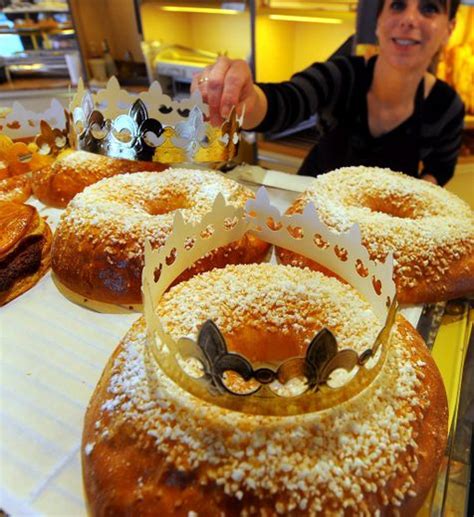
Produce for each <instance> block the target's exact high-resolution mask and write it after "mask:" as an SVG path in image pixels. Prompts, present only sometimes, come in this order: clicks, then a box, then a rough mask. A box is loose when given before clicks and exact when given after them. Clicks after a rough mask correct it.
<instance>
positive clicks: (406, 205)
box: [362, 194, 423, 219]
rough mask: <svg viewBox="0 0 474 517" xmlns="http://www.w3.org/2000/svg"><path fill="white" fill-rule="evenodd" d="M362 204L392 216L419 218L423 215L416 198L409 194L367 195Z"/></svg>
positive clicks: (373, 210) (374, 210)
mask: <svg viewBox="0 0 474 517" xmlns="http://www.w3.org/2000/svg"><path fill="white" fill-rule="evenodd" d="M362 206H365V207H367V208H369V209H370V210H371V211H372V212H381V213H383V214H387V215H390V216H392V217H400V218H401V219H418V218H420V217H422V216H423V214H421V213H420V210H419V208H418V207H417V203H416V202H415V200H413V199H412V198H411V197H410V196H407V195H399V196H397V195H396V194H390V197H388V196H386V197H383V196H381V197H371V196H365V197H364V198H363V199H362ZM417 208H418V209H417Z"/></svg>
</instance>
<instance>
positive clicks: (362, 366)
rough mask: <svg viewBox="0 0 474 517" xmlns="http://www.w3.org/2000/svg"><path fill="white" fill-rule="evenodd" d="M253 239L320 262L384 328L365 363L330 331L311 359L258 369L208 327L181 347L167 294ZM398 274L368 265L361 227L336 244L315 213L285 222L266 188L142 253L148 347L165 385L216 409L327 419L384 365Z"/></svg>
mask: <svg viewBox="0 0 474 517" xmlns="http://www.w3.org/2000/svg"><path fill="white" fill-rule="evenodd" d="M246 232H250V233H252V234H254V235H255V236H257V237H258V238H260V239H262V240H265V241H267V242H269V243H271V244H274V245H277V246H280V247H284V248H286V249H289V250H291V251H294V252H296V253H299V254H301V255H304V256H306V257H308V258H310V259H312V260H314V261H316V262H319V263H320V264H322V265H323V266H325V267H327V268H328V269H330V270H332V271H333V272H335V273H336V274H337V275H339V276H340V277H341V278H342V279H343V280H345V281H347V282H348V283H350V284H351V285H352V286H353V287H354V288H356V289H357V291H358V292H359V293H360V294H361V295H362V296H363V297H364V298H365V299H366V300H367V301H368V302H369V303H370V304H371V306H372V308H373V310H374V314H375V315H376V316H377V318H378V319H379V321H380V330H379V332H378V335H377V337H376V339H375V341H374V343H373V345H372V346H371V347H369V348H367V349H366V350H364V351H363V352H362V353H360V354H358V353H357V352H356V351H355V350H352V349H349V348H346V349H343V350H339V348H338V345H337V342H336V338H335V337H334V335H333V334H332V333H331V332H330V331H329V330H328V329H325V328H323V329H322V330H320V331H319V332H318V333H317V334H316V336H314V338H313V339H312V341H311V343H310V344H309V346H308V348H307V351H306V354H305V357H291V358H288V359H286V360H284V361H276V362H266V363H258V364H252V362H251V361H249V360H248V359H247V358H245V357H244V356H243V355H241V354H238V353H235V352H231V351H229V350H228V348H227V344H226V342H225V338H224V336H223V335H222V333H221V332H220V330H219V329H218V327H217V326H216V325H215V324H214V323H213V322H212V321H210V320H208V321H206V322H203V325H202V327H201V329H200V331H199V333H198V336H197V339H196V340H193V339H191V338H189V337H181V338H179V339H178V340H177V341H175V340H174V339H173V338H172V337H171V336H170V335H169V334H167V333H166V332H165V330H164V326H163V323H162V321H161V319H160V317H159V316H158V311H157V307H158V305H159V302H160V300H161V298H162V296H163V294H164V293H165V292H166V291H167V289H168V288H169V286H170V285H171V284H172V283H173V281H174V280H175V279H176V278H177V277H178V276H179V275H180V274H181V273H182V272H183V271H184V270H186V269H187V268H188V267H190V266H191V265H192V264H193V263H194V262H195V261H197V260H199V259H200V258H201V257H203V256H204V255H206V254H207V253H209V252H210V251H212V250H213V249H215V248H218V247H221V246H225V245H228V244H230V243H231V242H233V241H235V240H238V239H240V238H241V237H242V236H243V235H244V234H245V233H246ZM392 273H393V259H392V257H391V256H389V257H387V259H386V261H385V262H384V263H375V262H372V261H370V259H369V256H368V252H367V250H366V248H365V247H364V246H363V245H362V242H361V236H360V230H359V228H358V226H357V225H354V226H353V227H352V228H351V229H350V230H349V231H348V232H347V233H342V234H336V233H334V232H333V231H331V230H330V229H329V228H328V227H327V226H326V225H325V224H324V223H323V222H322V221H321V220H320V219H319V217H318V215H317V212H316V210H315V208H314V205H312V204H311V203H310V204H308V205H307V206H306V208H305V210H304V212H303V213H302V214H294V215H291V216H286V215H283V216H282V215H281V214H280V213H279V211H278V209H277V208H276V207H274V206H272V205H271V204H270V200H269V198H268V194H267V192H266V190H265V189H264V188H261V189H259V191H258V192H257V195H256V198H255V199H254V200H250V201H248V202H247V205H246V208H245V211H244V210H243V209H242V208H234V207H232V206H230V205H227V204H226V202H225V200H224V198H223V196H222V195H221V194H219V195H218V196H217V197H216V200H215V202H214V205H213V209H212V210H211V212H209V213H208V214H206V215H205V216H204V217H203V219H202V220H201V222H200V223H196V224H193V223H185V222H184V220H183V218H182V216H181V214H180V213H179V212H177V213H176V216H175V220H174V224H173V232H172V234H171V235H170V237H169V238H168V240H167V241H166V243H165V245H164V246H163V247H162V248H159V249H157V250H153V249H152V248H151V246H150V244H149V243H148V242H147V243H146V244H145V267H144V270H143V282H142V291H143V299H144V312H145V319H146V323H147V347H148V350H149V351H150V352H151V354H152V356H153V357H154V359H155V360H156V362H157V365H158V366H159V368H161V369H162V370H163V371H164V372H165V374H166V375H167V376H168V377H170V378H171V379H172V380H173V381H175V382H176V383H177V384H179V385H180V386H182V387H183V388H184V389H186V390H187V391H189V392H190V393H191V394H193V395H194V396H196V397H199V398H201V399H203V400H206V401H208V402H210V403H213V404H216V405H219V406H222V407H225V408H228V409H232V410H238V411H244V412H247V413H252V414H263V415H292V414H299V413H305V412H311V411H318V410H324V409H328V408H330V407H333V406H334V405H337V404H340V403H342V402H344V401H346V400H349V399H350V398H352V397H353V396H355V395H356V394H358V393H359V392H360V391H361V390H363V389H364V388H365V387H367V386H368V385H369V384H370V383H371V382H372V381H373V379H374V378H375V377H376V376H377V374H378V372H379V371H380V368H381V367H382V365H383V363H384V360H385V355H386V351H387V348H388V346H389V340H390V335H391V329H392V326H393V323H394V321H395V316H396V309H397V302H396V297H395V294H396V290H395V284H394V282H393V279H392Z"/></svg>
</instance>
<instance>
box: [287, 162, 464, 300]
mask: <svg viewBox="0 0 474 517" xmlns="http://www.w3.org/2000/svg"><path fill="white" fill-rule="evenodd" d="M309 202H313V203H314V204H315V206H316V209H317V211H318V213H319V216H320V217H321V218H322V220H323V221H324V222H325V223H326V224H327V225H329V226H330V227H332V228H334V229H335V230H336V231H347V230H348V229H349V228H350V227H351V226H352V225H353V224H354V223H357V224H358V225H359V227H360V231H361V235H362V243H363V244H364V246H365V247H366V248H367V250H368V252H369V256H370V258H371V259H372V260H377V261H384V260H385V258H386V257H387V254H388V253H389V252H392V253H393V257H394V280H395V283H396V286H397V297H398V300H399V302H401V303H408V304H412V303H432V302H437V301H441V300H448V299H451V298H458V297H460V296H464V295H468V294H470V293H472V292H474V214H473V212H472V210H471V209H470V208H469V206H468V204H467V203H465V202H464V201H462V200H461V199H460V198H458V197H457V196H456V195H454V194H452V193H451V192H448V191H447V190H445V189H443V188H442V187H439V186H437V185H433V184H432V183H429V182H427V181H420V180H419V179H416V178H412V177H410V176H406V175H405V174H402V173H398V172H393V171H390V170H389V169H379V168H376V167H346V168H342V169H338V170H336V171H333V172H330V173H328V174H324V175H322V176H319V177H317V178H316V179H315V180H314V181H313V183H312V185H311V187H310V188H309V189H308V190H306V191H305V192H304V193H302V194H301V195H300V196H299V197H298V198H297V199H296V200H295V201H294V203H293V204H292V205H291V206H290V208H289V209H288V210H287V214H294V213H301V212H303V210H304V207H305V206H306V205H307V204H308V203H309ZM322 245H323V244H322ZM277 256H278V258H279V260H280V261H281V262H282V263H283V264H292V265H299V266H301V267H303V266H309V267H312V268H315V269H320V266H319V265H318V264H315V263H314V262H312V261H310V260H309V259H306V258H305V257H301V256H299V255H296V254H295V253H292V252H290V251H288V250H284V249H279V250H277Z"/></svg>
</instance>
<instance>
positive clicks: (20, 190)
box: [0, 174, 31, 203]
mask: <svg viewBox="0 0 474 517" xmlns="http://www.w3.org/2000/svg"><path fill="white" fill-rule="evenodd" d="M30 195H31V177H30V175H29V174H20V175H18V176H12V177H10V178H5V179H0V202H2V201H15V202H17V203H23V202H25V201H26V200H27V199H28V198H29V197H30Z"/></svg>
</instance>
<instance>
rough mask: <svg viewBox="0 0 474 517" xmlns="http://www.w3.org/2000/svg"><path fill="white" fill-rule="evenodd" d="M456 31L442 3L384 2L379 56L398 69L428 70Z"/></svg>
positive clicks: (434, 0) (431, 0) (424, 0)
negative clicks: (439, 51) (453, 31)
mask: <svg viewBox="0 0 474 517" xmlns="http://www.w3.org/2000/svg"><path fill="white" fill-rule="evenodd" d="M453 28H454V20H451V21H450V20H449V19H448V15H447V13H446V10H445V8H443V6H442V3H441V2H440V1H439V0H399V1H392V0H385V3H384V6H383V9H382V12H381V13H380V16H379V18H378V20H377V37H378V39H379V45H380V56H381V57H383V58H384V59H387V60H388V62H389V63H390V64H391V65H392V66H394V67H396V68H402V69H406V70H418V69H420V70H426V69H427V68H428V66H429V64H430V62H431V60H432V59H433V57H434V55H435V54H436V53H437V52H438V50H440V48H441V47H442V46H443V45H444V44H445V43H446V42H447V40H448V38H449V35H450V34H451V32H452V30H453Z"/></svg>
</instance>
